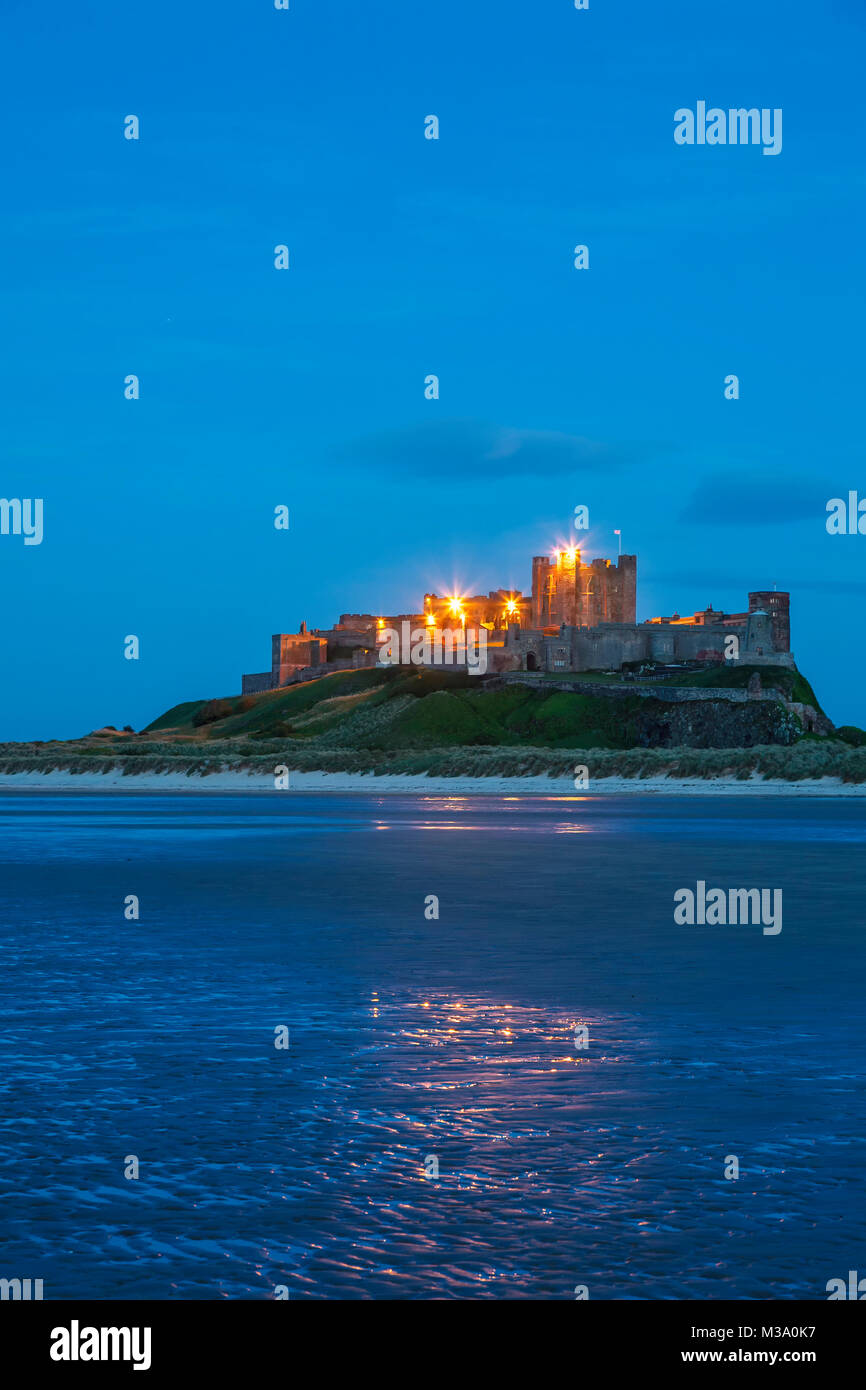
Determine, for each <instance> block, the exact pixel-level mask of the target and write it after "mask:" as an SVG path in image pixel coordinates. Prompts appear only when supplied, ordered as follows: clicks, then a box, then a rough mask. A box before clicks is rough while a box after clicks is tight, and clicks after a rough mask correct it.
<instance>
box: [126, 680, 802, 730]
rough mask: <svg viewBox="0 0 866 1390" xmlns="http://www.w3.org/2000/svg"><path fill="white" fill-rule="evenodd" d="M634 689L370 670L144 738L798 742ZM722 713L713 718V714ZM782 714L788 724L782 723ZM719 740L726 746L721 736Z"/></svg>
mask: <svg viewBox="0 0 866 1390" xmlns="http://www.w3.org/2000/svg"><path fill="white" fill-rule="evenodd" d="M751 672H752V668H743V669H742V670H733V671H725V670H721V671H709V672H702V671H701V672H695V673H691V674H688V675H684V676H682V677H680V678H679V679H678V680H677V681H676V682H675V683H676V684H681V685H691V686H702V685H703V686H707V685H711V684H713V683H715V684H716V685H719V686H734V685H745V684H746V683H747V681H748V679H749V676H750V675H751ZM773 680H774V681H778V683H779V684H783V685H784V686H786V687H787V691H788V693H789V694H790V695H791V696H793V698H798V699H806V700H808V701H809V703H811V702H813V701H814V699H815V697H814V695H812V692H811V688H810V687H809V686H808V683H807V682H805V681H804V680H803V678H802V677H800V676H799V675H798V674H797V673H796V672H790V671H784V670H783V671H780V672H778V673H777V672H776V671H774V672H773ZM658 688H659V687H658V686H649V687H646V689H647V694H646V695H644V696H642V695H639V694H638V693H637V691H636V690H634V687H627V688H626V690H625V691H624V692H623V691H622V686H621V685H620V687H619V689H620V692H621V693H618V694H616V695H614V694H613V693H612V692H611V683H610V682H602V681H599V682H598V694H597V695H596V694H594V693H579V692H575V691H565V690H557V689H555V688H552V687H551V685H550V684H548V683H547V682H545V681H544V680H543V679H539V680H538V681H537V682H533V684H531V685H528V684H526V685H525V684H514V685H506V686H501V685H500V686H498V687H497V686H496V685H495V684H494V685H493V686H490V685H488V684H487V683H486V682H484V681H483V680H479V679H478V678H477V677H472V676H468V675H466V674H462V673H456V672H445V671H442V672H439V671H407V670H405V669H402V670H401V669H399V668H392V669H378V668H374V669H366V670H362V671H341V672H336V673H334V674H332V675H328V676H323V677H321V679H319V680H314V681H308V682H306V683H304V684H302V685H295V686H291V687H289V688H287V689H283V690H274V691H268V692H266V693H264V694H261V695H247V696H230V697H226V698H223V699H216V700H207V701H204V700H203V701H189V702H186V703H184V704H182V705H176V706H175V707H174V708H173V709H171V710H168V711H167V712H166V713H165V714H164V715H162V716H160V718H159V719H156V720H154V722H153V723H152V724H150V725H148V727H147V729H145V730H144V731H143V734H144V735H146V736H148V737H153V736H154V735H159V736H161V737H162V738H163V739H172V740H178V739H184V740H189V739H195V740H196V741H204V742H211V741H216V740H219V741H224V740H237V741H239V742H240V741H243V742H244V743H246V742H250V743H255V744H261V743H263V742H266V743H272V742H276V741H286V740H290V741H292V742H294V743H296V744H298V745H302V744H303V745H305V746H306V747H308V748H313V747H319V748H322V749H325V748H356V749H381V750H394V749H429V748H439V749H444V748H457V747H461V748H472V747H477V746H484V745H486V746H491V747H517V746H521V747H527V746H529V747H538V748H600V749H625V748H633V747H640V746H644V747H646V746H656V745H662V744H669V743H670V742H671V741H672V739H673V738H674V736H675V735H677V734H680V735H682V741H683V742H684V743H686V744H692V745H695V746H713V745H714V746H723V745H722V744H721V743H720V741H719V740H720V739H723V738H724V737H726V736H727V737H728V739H729V744H728V746H737V747H739V746H744V745H747V746H748V745H752V744H755V743H759V742H762V743H763V742H766V743H791V742H794V741H795V739H796V737H797V735H798V734H799V732H800V731H799V728H798V727H797V728H795V727H794V726H795V724H796V721H795V720H794V716H792V715H790V714H789V713H788V712H787V711H784V710H783V707H782V706H781V705H776V704H773V703H770V702H762V703H760V704H754V705H752V704H749V705H731V704H729V703H727V702H725V703H724V704H723V703H721V702H716V704H715V705H713V704H712V702H711V701H710V700H709V699H708V701H707V703H706V704H704V702H697V703H692V704H689V705H688V706H685V705H671V704H670V703H668V702H664V701H662V700H660V699H658V698H654V697H653V694H652V691H653V690H657V689H658ZM710 715H712V718H710V717H709V716H710ZM783 715H784V718H782V716H783ZM717 734H718V737H716V735H717Z"/></svg>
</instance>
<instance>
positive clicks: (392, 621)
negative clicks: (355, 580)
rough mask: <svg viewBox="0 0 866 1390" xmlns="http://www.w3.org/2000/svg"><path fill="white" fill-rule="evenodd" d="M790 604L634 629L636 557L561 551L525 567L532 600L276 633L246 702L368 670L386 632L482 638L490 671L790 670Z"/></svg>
mask: <svg viewBox="0 0 866 1390" xmlns="http://www.w3.org/2000/svg"><path fill="white" fill-rule="evenodd" d="M789 600H790V595H789V594H787V593H777V592H776V591H775V590H773V591H772V592H770V591H766V590H759V591H756V592H754V593H750V594H749V606H748V609H747V610H746V611H745V612H742V613H725V612H720V611H719V610H718V609H714V608H713V607H712V606H710V607H708V608H705V609H702V610H701V611H700V612H697V613H693V614H692V615H691V616H690V617H680V615H679V614H678V613H674V614H673V615H672V616H670V617H665V618H648V619H646V620H645V621H644V622H642V623H639V622H637V619H636V601H637V556H635V555H620V556H619V558H618V559H617V560H616V562H613V561H611V560H592V561H590V562H588V563H586V562H584V560H583V558H582V556H581V552H580V550H579V548H578V547H572V548H570V549H569V548H566V549H559V550H556V551H554V552H553V554H552V556H546V555H536V556H535V557H534V558H533V561H532V593H531V595H525V594H523V593H521V592H519V591H512V590H507V589H491V590H490V592H489V593H487V594H475V595H472V596H469V595H458V594H453V595H446V596H444V597H440V596H439V595H438V594H425V595H424V609H423V612H421V613H398V614H391V615H390V616H387V617H386V616H377V615H374V614H372V613H343V614H341V616H340V621H339V622H338V623H337V624H335V626H334V627H332V628H324V629H323V628H315V629H314V630H313V631H312V632H308V631H307V626H306V623H301V628H300V631H299V632H297V633H276V634H275V635H274V636H273V637H272V639H271V669H270V671H263V672H260V673H257V674H254V675H245V676H244V677H243V693H244V694H245V695H251V694H256V693H258V692H260V691H263V690H274V689H277V688H279V687H280V686H283V685H288V684H291V683H294V682H295V681H298V680H311V679H313V678H315V677H316V676H319V675H325V674H326V673H327V672H329V671H336V670H341V669H346V668H351V667H362V666H375V665H376V664H377V662H378V659H379V648H380V647H381V645H382V641H383V637H384V633H385V632H386V631H387V630H388V629H394V628H399V626H400V624H401V623H404V622H408V623H409V624H410V625H411V627H412V629H418V628H422V629H423V628H425V627H436V628H440V629H441V628H461V627H462V628H466V629H467V630H469V629H474V630H475V631H476V632H477V631H478V630H479V629H480V628H482V627H483V628H485V629H486V632H487V650H488V658H489V665H490V669H491V670H492V671H494V672H504V671H548V672H551V673H559V674H565V673H567V672H580V671H621V670H622V669H623V667H627V666H634V667H637V666H640V665H641V664H648V665H649V664H653V665H659V664H660V665H665V664H678V665H683V664H686V663H688V664H692V663H706V664H722V663H724V662H726V661H733V660H738V661H741V662H743V663H744V664H747V665H760V666H788V667H793V666H794V658H793V656H792V655H791V640H790V636H791V634H790V617H789Z"/></svg>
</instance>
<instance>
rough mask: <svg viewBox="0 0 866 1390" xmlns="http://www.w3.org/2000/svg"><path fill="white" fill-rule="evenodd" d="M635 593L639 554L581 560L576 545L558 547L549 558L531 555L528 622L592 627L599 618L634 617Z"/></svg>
mask: <svg viewBox="0 0 866 1390" xmlns="http://www.w3.org/2000/svg"><path fill="white" fill-rule="evenodd" d="M636 593H637V556H636V555H621V556H620V557H619V560H618V562H617V563H616V564H615V565H614V564H611V562H610V560H593V561H592V562H591V563H590V564H588V565H587V564H584V563H583V560H582V559H581V555H580V551H579V550H578V549H577V548H575V549H572V550H557V551H556V552H555V553H554V556H553V558H552V559H550V558H548V556H546V555H536V556H534V558H533V561H532V626H533V627H534V628H546V627H561V626H562V625H563V624H564V625H565V626H566V627H596V626H597V625H598V624H599V623H633V622H634V621H635V605H636Z"/></svg>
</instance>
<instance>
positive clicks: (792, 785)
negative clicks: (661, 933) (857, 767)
mask: <svg viewBox="0 0 866 1390" xmlns="http://www.w3.org/2000/svg"><path fill="white" fill-rule="evenodd" d="M289 782H290V785H289V788H288V790H289V791H299V792H370V793H372V794H373V795H376V796H380V795H383V794H388V793H392V792H393V793H401V794H403V795H405V794H406V793H415V794H417V795H420V796H568V797H573V796H604V795H615V796H651V795H667V796H684V795H685V796H823V797H828V796H830V797H846V798H848V797H864V796H866V783H863V782H843V781H842V780H841V779H840V778H838V777H819V778H810V779H809V780H806V781H800V782H789V781H786V780H785V779H783V778H772V779H771V778H763V777H760V776H758V775H755V774H753V775H752V776H751V777H750V778H748V780H742V781H741V780H738V779H737V778H733V777H725V778H715V779H713V778H704V777H643V778H639V777H599V778H594V779H591V780H590V784H589V786H588V787H584V788H576V787H575V786H574V783H573V781H572V779H571V778H570V777H547V776H538V777H427V776H424V775H415V774H411V775H410V774H399V773H396V774H395V773H388V774H384V775H383V776H379V777H377V776H376V775H375V774H374V773H360V772H358V773H352V772H292V773H291V774H290V778H289ZM0 790H3V791H23V792H40V791H41V792H128V793H135V792H146V793H149V794H151V795H152V794H153V793H155V792H156V793H163V792H193V793H195V794H196V795H199V796H200V795H202V794H203V793H205V792H260V793H263V794H264V793H271V794H272V793H273V792H274V790H275V788H274V783H273V777H271V776H268V777H263V776H262V774H261V773H260V772H254V773H247V772H219V773H213V774H212V775H211V776H209V777H202V776H199V775H191V776H187V775H186V774H185V773H177V772H166V773H159V772H145V773H140V774H138V775H129V776H124V774H123V773H122V772H121V771H119V770H117V769H114V768H112V770H111V771H110V772H105V773H96V772H84V773H78V774H76V775H73V774H72V773H69V772H66V771H52V772H48V773H39V772H20V773H3V774H0Z"/></svg>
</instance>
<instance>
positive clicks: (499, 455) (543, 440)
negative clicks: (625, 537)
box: [338, 420, 663, 481]
mask: <svg viewBox="0 0 866 1390" xmlns="http://www.w3.org/2000/svg"><path fill="white" fill-rule="evenodd" d="M662 447H663V446H661V445H658V444H649V443H627V442H622V443H614V444H606V443H602V442H601V441H599V440H596V439H588V438H586V437H585V436H584V435H577V434H566V433H561V432H559V431H556V430H533V429H516V428H512V427H506V426H502V425H491V424H486V423H484V422H482V421H478V420H442V421H436V422H431V423H430V424H425V425H414V426H410V427H408V428H406V429H402V430H386V431H383V432H382V433H379V434H374V435H369V436H367V437H365V438H363V439H359V440H356V441H354V442H352V443H350V444H346V445H344V446H343V447H342V448H341V449H340V450H339V451H338V456H339V458H340V460H341V461H342V462H344V463H346V464H349V465H353V464H354V465H356V466H362V467H364V468H365V469H380V470H382V471H384V472H392V471H395V472H399V473H400V474H401V475H402V476H407V475H411V476H413V477H422V478H424V477H430V478H434V477H446V476H450V477H463V478H467V479H469V478H471V479H472V480H476V479H477V480H480V481H486V480H488V479H490V478H502V477H509V478H513V477H520V476H523V477H533V476H538V475H543V476H547V477H551V476H556V475H564V474H568V473H575V472H580V471H587V470H589V471H595V472H603V471H607V470H609V469H611V468H625V467H627V466H628V465H629V464H633V463H637V462H640V461H642V460H643V459H645V458H648V457H650V456H651V455H654V454H656V453H657V452H659V450H660V449H661V448H662Z"/></svg>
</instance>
